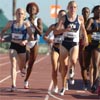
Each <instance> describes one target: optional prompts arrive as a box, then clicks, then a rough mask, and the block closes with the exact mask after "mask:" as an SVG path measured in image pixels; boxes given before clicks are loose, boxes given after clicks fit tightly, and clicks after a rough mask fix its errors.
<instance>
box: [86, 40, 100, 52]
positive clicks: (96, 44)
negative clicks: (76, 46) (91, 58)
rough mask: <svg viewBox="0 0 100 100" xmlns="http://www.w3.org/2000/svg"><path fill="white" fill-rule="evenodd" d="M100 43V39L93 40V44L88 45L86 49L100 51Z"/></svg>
mask: <svg viewBox="0 0 100 100" xmlns="http://www.w3.org/2000/svg"><path fill="white" fill-rule="evenodd" d="M99 46H100V43H99V41H96V40H92V42H91V44H89V45H88V46H87V47H85V50H86V51H88V52H91V51H92V50H94V49H95V50H97V51H99V52H100V47H99Z"/></svg>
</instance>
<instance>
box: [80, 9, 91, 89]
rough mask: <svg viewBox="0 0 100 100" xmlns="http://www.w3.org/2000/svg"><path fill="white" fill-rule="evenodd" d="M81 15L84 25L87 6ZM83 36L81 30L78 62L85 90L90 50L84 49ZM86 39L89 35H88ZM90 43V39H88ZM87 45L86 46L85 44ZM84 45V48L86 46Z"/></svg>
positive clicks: (87, 14) (87, 10) (87, 13)
mask: <svg viewBox="0 0 100 100" xmlns="http://www.w3.org/2000/svg"><path fill="white" fill-rule="evenodd" d="M82 15H83V18H84V25H85V26H86V24H87V21H88V18H89V15H90V9H89V8H88V7H84V8H83V9H82ZM83 40H84V37H83V35H82V32H81V34H80V42H79V63H80V67H81V75H82V78H83V83H84V85H83V89H84V90H87V89H88V77H87V72H89V65H90V58H91V56H90V54H91V53H90V52H89V51H86V50H85V47H84V44H83ZM88 40H90V39H89V36H88ZM89 43H90V41H89ZM87 47H88V46H87ZM87 47H86V48H87Z"/></svg>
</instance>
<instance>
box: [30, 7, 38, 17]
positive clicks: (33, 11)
mask: <svg viewBox="0 0 100 100" xmlns="http://www.w3.org/2000/svg"><path fill="white" fill-rule="evenodd" d="M29 13H30V15H36V13H37V8H36V7H35V6H32V7H30V8H29Z"/></svg>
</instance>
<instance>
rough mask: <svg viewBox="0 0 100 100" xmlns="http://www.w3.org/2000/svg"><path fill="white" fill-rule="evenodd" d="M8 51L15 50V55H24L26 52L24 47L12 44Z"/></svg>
mask: <svg viewBox="0 0 100 100" xmlns="http://www.w3.org/2000/svg"><path fill="white" fill-rule="evenodd" d="M10 49H14V50H16V51H17V53H25V52H26V46H21V45H19V44H17V43H14V42H11V45H10Z"/></svg>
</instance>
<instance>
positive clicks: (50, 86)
mask: <svg viewBox="0 0 100 100" xmlns="http://www.w3.org/2000/svg"><path fill="white" fill-rule="evenodd" d="M52 86H53V81H52V80H51V82H50V85H49V88H48V93H49V91H51V89H52ZM44 100H49V95H48V94H47V95H46V96H45V99H44Z"/></svg>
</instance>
